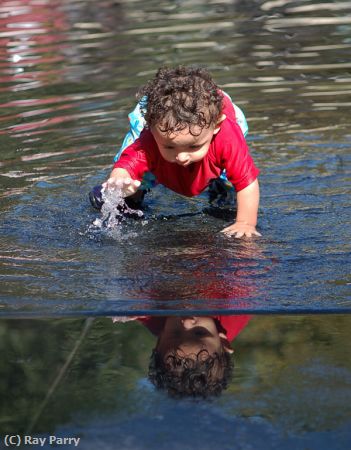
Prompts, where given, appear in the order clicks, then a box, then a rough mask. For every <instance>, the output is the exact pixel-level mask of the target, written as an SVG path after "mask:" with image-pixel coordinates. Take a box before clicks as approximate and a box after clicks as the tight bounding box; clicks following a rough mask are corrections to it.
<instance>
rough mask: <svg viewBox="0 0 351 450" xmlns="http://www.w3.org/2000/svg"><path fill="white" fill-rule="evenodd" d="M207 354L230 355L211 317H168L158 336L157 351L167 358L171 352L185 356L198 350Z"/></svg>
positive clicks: (225, 340)
mask: <svg viewBox="0 0 351 450" xmlns="http://www.w3.org/2000/svg"><path fill="white" fill-rule="evenodd" d="M204 349H205V350H207V351H208V353H209V354H214V353H222V352H223V351H227V352H228V353H232V351H233V350H232V349H231V348H230V345H229V343H228V341H227V338H226V336H225V335H224V334H223V333H218V330H217V327H216V324H215V321H214V319H212V318H211V317H168V318H167V320H166V323H165V326H164V329H163V331H162V333H161V334H160V336H159V340H158V343H157V350H158V351H159V352H160V353H161V354H163V355H164V357H166V356H167V354H168V353H171V352H172V351H175V350H176V351H179V352H181V353H183V354H185V355H192V354H197V353H198V352H199V351H200V350H204Z"/></svg>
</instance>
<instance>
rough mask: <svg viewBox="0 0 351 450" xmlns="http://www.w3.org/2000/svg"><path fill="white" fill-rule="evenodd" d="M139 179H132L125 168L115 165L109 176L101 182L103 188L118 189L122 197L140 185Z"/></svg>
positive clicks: (130, 193)
mask: <svg viewBox="0 0 351 450" xmlns="http://www.w3.org/2000/svg"><path fill="white" fill-rule="evenodd" d="M140 184H141V183H140V181H139V180H133V179H132V178H131V176H130V175H129V172H128V171H127V170H126V169H122V168H120V167H116V168H115V169H113V170H112V172H111V174H110V178H109V179H108V180H107V181H106V182H105V183H103V184H102V187H103V188H104V189H120V190H121V191H122V195H123V196H124V197H129V196H130V195H132V194H134V193H135V192H136V191H137V190H138V187H139V186H140Z"/></svg>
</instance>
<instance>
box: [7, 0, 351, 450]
mask: <svg viewBox="0 0 351 450" xmlns="http://www.w3.org/2000/svg"><path fill="white" fill-rule="evenodd" d="M350 11H351V6H350V4H349V3H347V2H341V1H334V2H329V3H318V2H316V1H310V2H305V1H299V2H298V1H296V2H294V1H266V2H265V1H263V0H259V1H255V2H253V1H248V2H234V1H231V0H230V1H229V0H228V1H227V0H218V1H210V2H208V1H202V0H196V1H195V0H194V1H193V0H189V1H170V0H167V1H163V0H161V1H157V2H156V1H154V0H150V1H148V2H142V1H139V0H135V1H133V2H131V1H127V0H119V1H118V2H117V1H114V0H105V1H103V2H91V1H88V0H82V1H81V0H56V1H55V2H52V1H49V0H43V1H36V0H16V1H12V0H11V1H10V0H3V1H2V2H1V5H0V52H1V63H0V105H1V109H0V114H1V115H0V180H1V188H2V189H1V192H0V279H1V283H0V317H1V321H0V330H1V340H0V341H1V344H0V345H1V354H2V359H1V362H0V376H1V380H0V389H1V392H0V394H1V395H0V397H1V399H0V404H1V417H0V424H1V432H2V433H3V434H4V435H5V434H8V433H14V434H20V435H21V436H24V434H25V433H26V432H28V433H34V434H35V436H48V435H49V434H48V433H54V434H55V433H56V435H57V436H68V435H71V434H72V435H74V436H81V438H82V440H81V443H80V448H83V449H85V448H87V449H90V448H103V449H105V448H106V449H108V448H115V445H116V442H118V443H119V448H123V449H124V448H125V449H139V448H140V449H142V448H150V449H151V448H160V449H161V448H166V447H167V448H170V449H172V448H175V449H178V448H182V449H183V448H185V449H186V448H202V449H206V448H213V446H214V445H215V444H216V445H220V446H222V448H224V449H232V448H240V449H241V448H242V449H246V448H247V449H249V448H269V449H271V448H282V447H284V448H288V449H290V448H291V449H295V448H318V449H320V448H333V450H334V449H346V448H348V445H347V443H349V442H350V438H351V436H350V432H349V426H350V409H349V405H350V357H349V354H350V351H349V348H350V347H349V342H350V333H349V329H350V316H349V315H348V313H349V312H350V305H351V302H350V269H349V267H350V263H351V258H350V237H351V232H350V230H351V228H350V154H351V133H350V119H349V117H350V106H351V74H350V70H351V63H350V56H349V55H350V50H351V38H350V36H351V18H350ZM177 64H198V65H201V66H205V67H207V68H208V69H209V70H210V71H211V73H212V74H213V77H214V79H215V80H216V82H217V83H218V84H219V85H220V86H221V87H222V88H223V89H224V90H225V91H226V92H228V93H229V94H230V95H231V97H232V98H233V100H234V101H235V102H236V103H237V104H238V105H239V106H240V107H241V108H242V109H243V110H244V111H245V114H246V116H247V119H248V123H249V128H250V131H249V134H248V138H247V139H248V143H249V146H250V149H251V153H252V155H253V157H254V159H255V162H256V163H257V166H258V167H259V168H260V169H261V175H260V184H261V206H260V213H259V231H260V232H261V233H262V235H263V236H262V238H260V239H253V240H236V239H233V238H229V237H226V236H224V235H223V234H221V233H220V230H221V229H223V228H224V227H225V226H226V225H227V224H228V223H230V221H231V220H232V217H233V216H234V213H235V212H234V205H233V208H232V209H229V210H227V211H219V210H214V209H210V210H209V208H208V196H207V193H203V194H202V195H200V196H199V197H197V198H192V199H188V198H184V197H181V196H179V195H177V194H174V193H172V192H170V191H168V190H167V189H165V188H164V187H162V186H158V187H157V188H156V189H154V190H153V191H152V192H151V193H149V194H148V195H147V197H146V201H145V210H144V218H143V219H142V220H138V221H133V220H129V221H125V222H124V223H122V224H121V225H120V226H119V227H117V228H116V229H114V230H112V231H111V230H106V229H99V228H97V227H94V226H93V223H94V221H95V219H96V218H97V217H99V214H98V213H97V212H96V211H94V210H93V209H92V208H91V206H90V204H89V201H88V192H89V190H90V189H91V188H92V186H94V185H96V184H98V183H100V182H102V181H104V180H105V179H106V177H107V176H108V174H109V171H110V168H111V165H112V159H113V156H114V155H115V153H116V151H117V150H118V148H119V145H120V144H121V142H122V140H123V137H124V134H125V132H126V131H127V128H128V123H127V114H128V112H129V111H130V110H131V109H132V108H133V107H134V104H135V97H134V95H135V92H136V90H137V88H138V87H139V86H141V85H143V84H144V83H145V82H146V81H147V80H148V79H149V78H150V77H151V76H152V75H153V74H154V73H155V71H156V69H157V68H158V67H160V66H162V65H171V66H174V65H177ZM235 313H239V314H247V313H250V314H253V315H254V318H253V319H252V320H251V322H250V324H249V325H248V326H247V327H246V329H245V330H244V331H243V333H242V334H241V335H240V336H239V337H238V339H237V340H236V341H235V342H234V349H235V358H234V359H235V373H234V378H233V381H232V382H231V384H230V386H229V388H228V389H227V390H226V391H225V392H224V393H223V395H222V396H221V397H219V398H218V399H216V400H213V401H210V402H208V401H197V402H192V401H179V402H177V401H175V400H172V399H169V398H168V397H167V396H166V395H165V394H164V393H159V392H157V391H156V390H155V389H154V388H153V387H152V385H151V384H150V383H149V381H148V380H147V365H148V358H149V355H150V351H151V350H152V348H153V345H154V340H155V339H154V338H153V336H152V335H151V334H150V333H149V332H148V331H147V330H146V329H144V328H143V326H142V325H140V324H139V323H137V322H132V323H126V324H112V321H111V317H112V316H127V317H133V316H140V315H142V316H144V315H149V314H154V315H156V316H158V317H159V316H165V315H167V316H177V315H179V314H181V315H197V316H210V315H218V314H235ZM72 352H73V353H72ZM70 355H71V357H70ZM70 358H71V359H70ZM60 373H61V377H62V378H57V377H59V374H60ZM55 380H56V381H55ZM55 383H56V384H55ZM234 442H235V447H234V444H233V443H234ZM45 445H47V443H46V444H45ZM46 448H50V447H46Z"/></svg>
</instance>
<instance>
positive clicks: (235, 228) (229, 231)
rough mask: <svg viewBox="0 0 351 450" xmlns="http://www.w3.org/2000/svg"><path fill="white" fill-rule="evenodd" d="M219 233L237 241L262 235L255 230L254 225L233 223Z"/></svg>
mask: <svg viewBox="0 0 351 450" xmlns="http://www.w3.org/2000/svg"><path fill="white" fill-rule="evenodd" d="M221 232H222V233H225V234H226V235H228V236H233V237H235V238H237V239H240V238H242V237H248V238H250V237H252V236H262V234H261V233H259V232H258V231H257V230H256V227H255V226H254V225H250V224H248V223H246V222H235V223H233V225H230V226H229V227H227V228H224V230H222V231H221Z"/></svg>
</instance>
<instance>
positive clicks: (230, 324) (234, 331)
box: [138, 314, 251, 342]
mask: <svg viewBox="0 0 351 450" xmlns="http://www.w3.org/2000/svg"><path fill="white" fill-rule="evenodd" d="M211 317H212V318H213V319H215V321H216V325H217V328H218V331H219V332H224V334H225V335H226V336H227V339H228V341H229V342H232V341H233V340H234V339H235V338H236V336H237V335H238V334H239V333H240V332H241V331H242V330H243V329H244V328H245V327H246V325H247V324H248V322H249V320H250V319H251V316H248V315H246V314H243V315H238V316H211ZM166 319H167V317H163V316H147V317H140V318H138V321H139V322H141V323H142V324H143V325H145V326H146V327H147V328H148V329H149V330H150V331H151V333H152V334H154V335H155V336H159V334H160V333H161V331H162V330H163V327H164V326H165V322H166Z"/></svg>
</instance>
